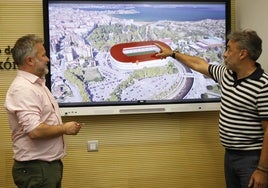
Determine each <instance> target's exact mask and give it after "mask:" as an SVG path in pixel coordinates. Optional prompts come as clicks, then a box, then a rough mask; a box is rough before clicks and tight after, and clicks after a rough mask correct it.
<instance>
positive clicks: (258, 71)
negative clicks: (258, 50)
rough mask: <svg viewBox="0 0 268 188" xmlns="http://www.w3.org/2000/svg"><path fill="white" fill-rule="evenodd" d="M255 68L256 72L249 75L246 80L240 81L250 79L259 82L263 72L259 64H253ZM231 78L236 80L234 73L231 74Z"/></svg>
mask: <svg viewBox="0 0 268 188" xmlns="http://www.w3.org/2000/svg"><path fill="white" fill-rule="evenodd" d="M255 66H256V70H255V71H254V72H253V73H252V74H251V75H249V76H248V77H246V78H243V79H242V80H244V79H248V78H249V79H252V80H259V79H260V77H261V75H262V73H263V72H264V70H263V69H262V67H261V64H259V63H257V62H256V63H255ZM233 77H234V79H235V80H236V79H237V75H236V72H233Z"/></svg>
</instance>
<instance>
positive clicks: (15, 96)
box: [6, 85, 42, 133]
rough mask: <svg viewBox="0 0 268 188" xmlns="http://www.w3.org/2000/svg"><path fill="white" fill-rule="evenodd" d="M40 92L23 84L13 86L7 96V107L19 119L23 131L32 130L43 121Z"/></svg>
mask: <svg viewBox="0 0 268 188" xmlns="http://www.w3.org/2000/svg"><path fill="white" fill-rule="evenodd" d="M39 95H40V93H38V92H36V91H35V90H33V89H32V88H28V87H25V86H22V85H17V86H15V87H12V88H11V89H10V90H9V91H8V93H7V98H6V108H7V110H8V111H9V113H12V114H14V115H15V117H16V118H17V119H18V126H20V127H21V128H22V131H23V132H26V133H28V132H30V131H32V130H33V129H34V128H36V127H37V126H38V125H39V124H40V123H41V104H42V101H41V100H40V99H41V97H40V96H39Z"/></svg>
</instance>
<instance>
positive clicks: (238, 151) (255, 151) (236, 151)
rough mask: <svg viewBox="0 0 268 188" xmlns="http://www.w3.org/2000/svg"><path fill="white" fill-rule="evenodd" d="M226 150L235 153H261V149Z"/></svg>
mask: <svg viewBox="0 0 268 188" xmlns="http://www.w3.org/2000/svg"><path fill="white" fill-rule="evenodd" d="M225 151H226V152H227V153H229V154H235V155H260V154H261V150H260V149H256V150H234V149H227V148H226V149H225Z"/></svg>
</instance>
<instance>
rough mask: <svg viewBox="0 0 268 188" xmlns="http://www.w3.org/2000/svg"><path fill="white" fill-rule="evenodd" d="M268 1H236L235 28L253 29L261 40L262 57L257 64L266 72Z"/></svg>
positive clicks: (267, 57)
mask: <svg viewBox="0 0 268 188" xmlns="http://www.w3.org/2000/svg"><path fill="white" fill-rule="evenodd" d="M267 7H268V1H267V0H236V28H237V29H247V28H250V29H253V30H255V31H256V32H257V33H258V34H259V36H260V37H261V38H262V43H263V46H262V47H263V49H262V55H261V57H260V58H259V59H258V62H259V63H260V64H261V65H262V67H263V68H264V70H265V71H267V72H268V24H267V23H268V8H267Z"/></svg>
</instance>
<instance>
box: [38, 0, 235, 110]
mask: <svg viewBox="0 0 268 188" xmlns="http://www.w3.org/2000/svg"><path fill="white" fill-rule="evenodd" d="M43 7H44V33H45V47H46V49H47V51H48V54H49V57H50V67H49V68H50V74H49V75H48V77H47V85H48V87H49V88H50V90H51V92H52V94H53V96H54V97H55V99H56V100H57V102H58V103H59V105H60V108H61V110H62V114H63V115H103V114H125V113H127V114H129V113H162V112H179V111H199V110H218V108H219V101H220V87H219V85H218V84H217V83H215V82H214V81H213V80H212V79H210V78H208V77H206V76H204V75H202V74H200V73H198V72H195V71H193V70H191V69H190V68H188V67H186V66H184V65H183V64H182V63H180V62H179V61H177V60H175V59H173V58H171V57H167V58H164V59H161V58H158V57H156V56H155V54H156V53H158V52H159V50H160V49H159V48H158V47H157V45H156V44H160V45H164V46H167V47H169V48H171V49H172V50H179V51H180V52H181V53H187V54H190V55H196V56H199V57H202V58H204V59H206V60H207V61H208V62H209V63H211V64H222V63H223V56H222V55H223V53H224V51H225V44H226V34H227V32H229V29H230V13H229V12H230V2H229V1H228V0H225V1H224V0H222V1H208V0H207V1H187V2H184V1H178V0H177V1H168V2H166V1H74V0H73V1H66V0H65V1H59V0H57V1H55V0H43Z"/></svg>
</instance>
